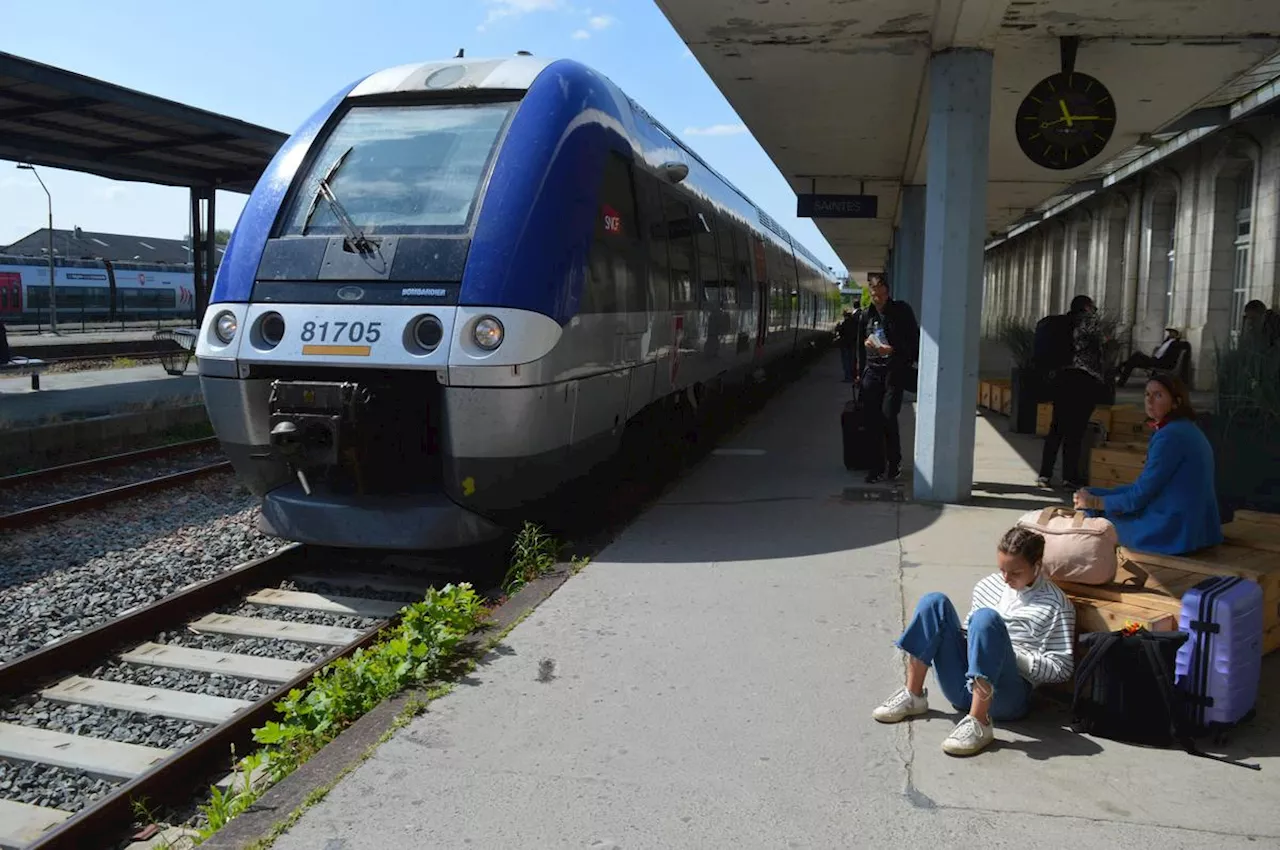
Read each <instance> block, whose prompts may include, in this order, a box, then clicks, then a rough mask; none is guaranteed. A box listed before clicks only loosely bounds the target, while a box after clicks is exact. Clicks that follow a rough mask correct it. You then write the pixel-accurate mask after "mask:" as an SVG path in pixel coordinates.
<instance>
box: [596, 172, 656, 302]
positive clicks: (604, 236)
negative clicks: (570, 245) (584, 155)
mask: <svg viewBox="0 0 1280 850" xmlns="http://www.w3.org/2000/svg"><path fill="white" fill-rule="evenodd" d="M639 227H640V220H639V218H638V216H637V215H636V196H635V190H634V187H633V186H632V183H631V163H629V162H627V160H625V159H624V158H623V157H622V156H621V155H620V154H618V153H617V152H615V151H610V152H609V156H608V157H607V158H606V160H605V166H604V175H603V179H602V180H601V183H600V206H599V208H598V209H597V210H596V224H595V234H594V238H593V240H592V243H591V257H590V260H589V264H588V265H589V268H588V272H587V282H586V286H585V287H584V291H583V297H582V312H584V313H621V312H627V311H640V312H642V311H643V310H644V309H645V307H644V290H643V288H642V286H643V284H642V282H641V278H640V275H639V274H638V273H637V268H636V266H637V253H638V250H637V249H638V246H639V244H640V231H639Z"/></svg>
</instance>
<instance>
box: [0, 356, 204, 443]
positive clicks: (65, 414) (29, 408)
mask: <svg viewBox="0 0 1280 850" xmlns="http://www.w3.org/2000/svg"><path fill="white" fill-rule="evenodd" d="M199 403H201V395H200V379H199V378H198V377H197V375H196V370H195V367H194V364H193V365H192V366H191V367H189V368H188V369H187V372H186V374H184V375H181V376H177V377H174V376H171V375H168V374H166V373H165V371H164V369H163V368H162V367H161V366H160V365H159V364H158V363H149V364H147V365H145V366H132V367H129V368H123V369H96V370H92V371H83V372H46V373H45V374H44V375H42V376H41V378H40V389H39V391H36V390H32V389H31V379H30V378H27V377H13V378H0V427H3V428H15V427H16V428H22V427H31V426H35V425H41V424H49V423H52V422H57V421H61V420H67V419H85V418H90V417H96V416H108V415H111V414H113V413H121V412H125V411H134V410H148V409H152V408H158V407H165V406H171V407H172V406H178V405H184V404H199Z"/></svg>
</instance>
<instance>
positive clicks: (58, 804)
mask: <svg viewBox="0 0 1280 850" xmlns="http://www.w3.org/2000/svg"><path fill="white" fill-rule="evenodd" d="M114 787H116V783H114V782H109V781H107V780H105V779H96V778H94V777H92V776H88V775H86V774H83V773H81V772H80V771H78V770H66V769H64V768H60V767H50V766H48V765H43V764H30V763H27V762H8V761H3V760H0V799H4V800H12V801H13V802H15V803H28V804H30V805H33V806H44V807H46V808H52V809H62V810H63V811H64V812H78V811H80V809H82V808H84V807H85V806H86V805H88V804H89V803H91V802H93V801H94V800H95V799H96V798H98V797H101V796H102V795H104V794H106V793H107V792H108V791H110V790H111V789H112V788H114Z"/></svg>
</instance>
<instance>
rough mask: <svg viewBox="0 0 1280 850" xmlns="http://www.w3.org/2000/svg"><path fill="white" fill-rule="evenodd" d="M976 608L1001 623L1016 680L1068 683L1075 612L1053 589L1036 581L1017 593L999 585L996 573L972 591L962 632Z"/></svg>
mask: <svg viewBox="0 0 1280 850" xmlns="http://www.w3.org/2000/svg"><path fill="white" fill-rule="evenodd" d="M979 608H994V609H995V610H996V612H997V613H998V614H999V615H1000V618H1001V619H1002V620H1004V623H1005V627H1006V628H1007V629H1008V631H1009V640H1010V641H1011V642H1012V643H1013V651H1014V655H1015V656H1016V658H1017V661H1018V672H1019V673H1020V674H1021V675H1022V678H1024V679H1026V680H1027V681H1028V682H1030V683H1031V684H1033V685H1049V684H1054V683H1056V682H1065V681H1066V680H1067V679H1069V678H1071V673H1072V671H1073V670H1074V668H1075V657H1074V653H1073V649H1074V646H1075V633H1076V609H1075V606H1073V605H1072V604H1071V601H1070V600H1069V599H1067V596H1066V594H1065V593H1063V592H1062V590H1061V588H1059V587H1058V586H1057V585H1056V584H1054V583H1053V582H1052V581H1050V580H1049V579H1047V578H1045V577H1044V576H1040V577H1039V578H1037V579H1036V580H1035V581H1034V582H1032V584H1031V585H1030V586H1029V587H1027V588H1025V589H1023V590H1020V591H1018V590H1014V589H1013V588H1011V587H1009V585H1007V584H1005V583H1004V578H1003V577H1001V575H1000V573H993V574H991V575H989V576H987V577H986V578H984V579H983V580H982V581H980V582H978V583H977V585H976V586H975V587H974V588H973V607H972V608H970V610H969V613H968V614H967V615H966V616H965V618H964V629H965V631H966V632H967V631H968V630H969V620H970V618H972V617H973V612H974V611H977V610H978V609H979Z"/></svg>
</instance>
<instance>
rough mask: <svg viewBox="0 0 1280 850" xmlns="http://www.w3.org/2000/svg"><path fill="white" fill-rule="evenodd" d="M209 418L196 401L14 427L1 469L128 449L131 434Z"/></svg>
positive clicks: (7, 439)
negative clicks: (127, 439) (127, 443)
mask: <svg viewBox="0 0 1280 850" xmlns="http://www.w3.org/2000/svg"><path fill="white" fill-rule="evenodd" d="M208 421H209V415H208V411H206V410H205V406H204V404H203V403H201V402H193V403H190V404H183V405H178V406H175V407H159V408H156V409H153V410H141V411H133V412H128V413H112V414H108V415H106V416H94V417H90V418H87V419H75V420H71V421H69V422H55V423H52V424H49V425H36V426H33V427H29V428H14V429H12V430H6V431H5V439H4V444H3V446H2V447H0V470H3V469H18V468H20V467H22V466H24V465H33V466H47V465H55V464H60V463H72V462H74V461H77V460H84V459H86V458H88V457H93V456H96V455H101V454H109V453H111V452H112V451H118V450H124V449H125V448H126V446H125V444H124V440H125V439H126V438H128V437H134V438H137V437H143V436H147V435H149V434H154V433H157V432H163V431H166V430H168V429H169V428H173V427H176V426H178V425H196V424H207V423H208ZM77 450H78V451H77Z"/></svg>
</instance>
